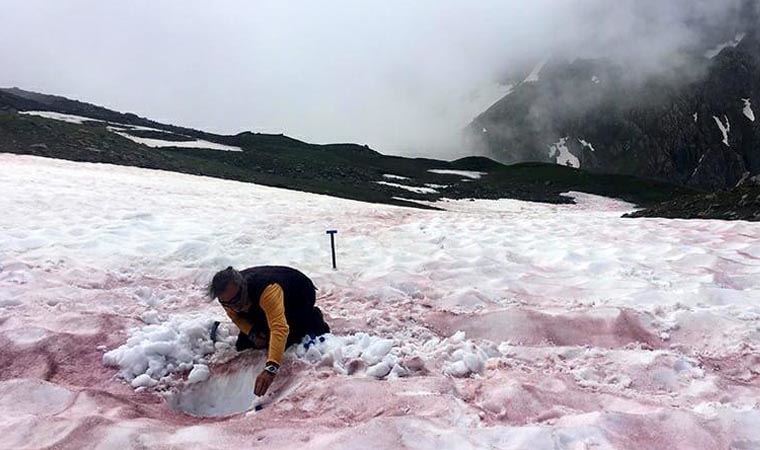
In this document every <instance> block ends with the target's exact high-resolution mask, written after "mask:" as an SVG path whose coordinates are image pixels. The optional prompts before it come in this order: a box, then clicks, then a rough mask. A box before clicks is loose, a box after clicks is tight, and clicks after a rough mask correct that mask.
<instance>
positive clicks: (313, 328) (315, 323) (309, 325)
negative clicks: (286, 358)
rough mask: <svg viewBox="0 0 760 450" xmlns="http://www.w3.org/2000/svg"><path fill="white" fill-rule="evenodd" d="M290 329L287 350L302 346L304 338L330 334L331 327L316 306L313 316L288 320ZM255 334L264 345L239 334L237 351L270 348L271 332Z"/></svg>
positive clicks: (236, 344) (262, 331) (307, 315)
mask: <svg viewBox="0 0 760 450" xmlns="http://www.w3.org/2000/svg"><path fill="white" fill-rule="evenodd" d="M291 322H292V323H291ZM288 327H289V328H290V332H289V333H288V340H287V343H286V344H285V347H286V348H287V347H290V346H291V345H293V344H300V343H301V341H302V340H303V338H304V336H315V337H316V336H320V335H323V334H326V333H329V332H330V326H329V325H327V323H326V322H325V318H324V316H323V315H322V310H320V309H319V308H318V307H316V306H315V307H314V308H313V309H312V311H311V314H301V315H299V316H298V317H292V318H290V319H289V320H288ZM254 332H255V333H256V334H257V335H261V337H262V342H264V345H261V346H257V345H255V343H254V342H253V341H252V340H251V339H250V338H249V337H248V336H247V335H245V334H243V333H240V334H238V338H237V342H235V348H236V349H237V351H243V350H246V349H249V348H267V347H268V346H269V330H261V332H259V331H258V330H254Z"/></svg>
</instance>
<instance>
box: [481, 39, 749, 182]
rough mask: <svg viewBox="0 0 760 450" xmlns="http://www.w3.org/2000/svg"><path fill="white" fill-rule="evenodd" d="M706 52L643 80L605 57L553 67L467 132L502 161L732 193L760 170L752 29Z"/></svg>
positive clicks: (685, 57)
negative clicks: (566, 167) (548, 164)
mask: <svg viewBox="0 0 760 450" xmlns="http://www.w3.org/2000/svg"><path fill="white" fill-rule="evenodd" d="M755 26H756V25H755ZM713 47H715V46H713ZM704 48H705V47H702V48H699V49H691V51H690V52H685V53H684V54H683V55H681V60H679V61H673V62H672V65H673V67H671V68H668V69H667V70H665V69H663V71H662V73H658V74H654V75H649V76H646V77H644V78H639V77H637V76H636V75H632V74H631V70H630V68H627V67H624V66H622V65H620V64H618V63H614V62H612V61H610V60H604V59H598V60H581V59H579V60H575V61H572V62H568V61H562V60H550V61H549V62H548V63H547V64H545V65H544V66H543V68H542V69H541V70H540V71H539V72H538V73H537V74H534V76H533V77H529V78H528V79H526V80H525V81H524V82H521V83H519V84H518V85H517V86H515V87H513V88H512V90H511V92H510V93H509V94H507V95H506V96H504V97H503V98H502V99H500V100H499V101H498V102H496V103H495V104H494V105H493V106H491V107H490V108H489V109H488V110H486V111H485V112H483V113H482V114H480V115H479V116H478V117H477V118H475V119H474V120H473V122H472V123H471V124H470V125H469V127H468V132H469V133H470V135H472V136H474V139H475V140H476V141H477V142H478V143H479V144H481V145H483V146H484V147H485V149H486V150H487V154H488V155H489V156H491V157H493V158H495V159H497V160H499V161H502V162H505V163H515V162H521V161H543V162H557V163H560V164H567V165H572V166H574V167H581V168H583V169H587V170H590V171H595V172H604V173H619V174H630V175H639V176H647V177H655V178H658V179H662V180H667V181H670V182H674V183H679V184H685V185H690V186H694V187H699V188H703V189H711V190H712V189H725V188H730V187H733V186H734V185H735V184H736V183H737V182H738V181H739V180H740V179H741V178H742V177H743V176H744V175H745V173H749V174H750V175H754V174H757V173H760V122H757V121H756V120H755V117H754V116H755V112H760V35H758V33H757V32H756V31H755V30H754V29H749V30H748V31H746V32H743V33H739V34H737V35H735V36H734V39H732V40H731V42H729V43H728V44H726V45H725V46H717V47H715V49H713V50H712V51H707V52H706V51H705V50H704ZM753 108H754V109H753Z"/></svg>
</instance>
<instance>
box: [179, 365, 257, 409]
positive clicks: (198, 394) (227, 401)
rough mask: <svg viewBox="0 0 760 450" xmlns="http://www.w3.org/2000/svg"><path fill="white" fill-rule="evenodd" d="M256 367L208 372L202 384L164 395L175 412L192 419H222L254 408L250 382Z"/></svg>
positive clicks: (200, 382) (185, 386)
mask: <svg viewBox="0 0 760 450" xmlns="http://www.w3.org/2000/svg"><path fill="white" fill-rule="evenodd" d="M257 369H258V370H259V371H260V367H259V364H248V365H247V366H244V367H235V368H231V369H230V370H229V371H226V372H224V373H216V374H215V373H212V374H211V376H209V377H208V378H207V379H206V380H204V381H199V382H197V383H189V382H187V383H185V384H184V385H183V386H181V387H180V388H179V390H178V391H176V392H173V393H171V394H168V395H167V398H166V400H167V402H168V404H169V406H170V407H171V408H172V409H174V410H175V411H180V412H183V413H185V414H189V415H191V416H196V417H224V416H230V415H234V414H240V413H244V412H246V411H248V410H250V409H252V408H253V406H254V395H253V383H254V379H255V376H254V374H256V373H258V371H257Z"/></svg>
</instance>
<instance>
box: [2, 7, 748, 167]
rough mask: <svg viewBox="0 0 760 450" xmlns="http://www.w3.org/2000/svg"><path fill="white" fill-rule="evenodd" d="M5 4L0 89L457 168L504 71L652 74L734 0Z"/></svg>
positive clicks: (220, 129) (722, 15)
mask: <svg viewBox="0 0 760 450" xmlns="http://www.w3.org/2000/svg"><path fill="white" fill-rule="evenodd" d="M3 3H4V4H5V5H4V7H3V11H4V20H3V22H4V25H3V27H2V29H0V61H2V66H3V70H2V72H0V85H3V86H13V85H15V86H19V87H23V88H28V89H32V90H39V91H42V92H45V93H53V94H60V95H65V96H69V97H73V98H78V99H81V100H84V101H90V102H94V103H98V104H102V105H104V106H108V107H112V108H114V109H118V110H125V111H132V112H136V113H138V114H141V115H145V116H149V117H151V118H155V119H157V120H162V121H166V122H170V123H176V124H179V125H186V126H192V127H197V128H202V129H207V130H210V131H217V132H223V133H234V132H238V131H243V130H254V131H262V132H275V133H277V132H283V133H286V134H288V135H291V136H294V137H297V138H301V139H304V140H307V141H310V142H318V143H327V142H357V143H361V144H363V143H367V144H369V145H370V146H372V147H373V148H376V149H378V150H380V151H383V152H387V153H396V154H399V153H402V154H410V155H412V154H414V155H428V156H430V155H434V156H438V157H454V156H463V155H465V154H468V152H469V151H470V150H469V149H468V148H466V147H464V146H463V144H462V142H461V140H460V131H461V130H462V128H463V127H464V126H465V125H466V124H467V123H468V122H469V121H470V119H472V118H473V117H474V116H475V115H477V114H478V113H479V112H481V111H482V110H483V109H485V108H486V107H487V106H489V105H490V104H491V103H493V102H494V101H496V100H497V99H498V98H499V97H500V96H501V95H502V94H503V93H504V91H505V89H506V88H505V86H503V85H501V84H500V83H503V82H504V80H505V77H506V76H507V74H509V73H512V72H514V71H523V70H529V69H530V65H532V64H535V62H536V61H537V60H538V59H541V58H543V57H545V56H546V55H549V54H551V55H564V56H570V57H574V56H584V57H596V56H616V57H619V58H621V59H626V60H628V61H629V62H630V61H634V62H635V63H636V65H637V66H638V67H640V68H641V70H642V71H646V70H653V69H655V68H657V67H660V66H661V65H662V64H663V63H664V62H666V61H667V60H668V58H669V57H670V56H671V55H673V53H674V52H676V51H677V50H679V49H681V48H683V47H684V46H687V45H690V44H693V42H695V40H696V39H698V37H699V36H698V35H697V33H696V31H695V26H694V24H695V23H700V24H702V23H707V24H710V23H713V22H716V23H717V22H718V21H720V20H723V19H724V18H725V16H726V11H730V10H731V8H732V7H735V6H737V5H738V4H739V3H740V0H727V1H720V2H715V1H708V0H673V1H666V2H663V1H655V0H619V1H614V2H613V1H608V0H534V1H531V2H525V1H520V0H501V1H492V0H481V1H476V2H474V1H466V0H419V1H415V2H406V1H393V0H386V1H366V2H357V1H355V0H354V1H324V2H314V1H306V0H302V1H278V2H270V1H244V0H234V1H233V0H229V1H216V2H202V1H188V0H181V1H180V0H174V1H171V0H165V1H147V0H138V1H131V2H102V1H80V0H71V1H66V2H52V1H38V0H4V2H3ZM526 68H527V69H526Z"/></svg>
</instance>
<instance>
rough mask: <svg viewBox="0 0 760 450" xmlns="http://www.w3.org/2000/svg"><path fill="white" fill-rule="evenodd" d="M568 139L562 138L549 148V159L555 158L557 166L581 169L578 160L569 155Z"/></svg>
mask: <svg viewBox="0 0 760 450" xmlns="http://www.w3.org/2000/svg"><path fill="white" fill-rule="evenodd" d="M567 140H568V137H563V138H561V139H560V140H559V141H557V142H555V143H554V144H552V145H550V146H549V157H550V158H556V159H555V161H556V162H557V164H560V165H563V166H570V167H575V168H576V169H578V168H580V167H581V162H580V161H579V160H578V158H577V157H576V156H575V155H573V154H572V153H570V149H568V148H567Z"/></svg>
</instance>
